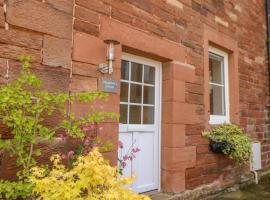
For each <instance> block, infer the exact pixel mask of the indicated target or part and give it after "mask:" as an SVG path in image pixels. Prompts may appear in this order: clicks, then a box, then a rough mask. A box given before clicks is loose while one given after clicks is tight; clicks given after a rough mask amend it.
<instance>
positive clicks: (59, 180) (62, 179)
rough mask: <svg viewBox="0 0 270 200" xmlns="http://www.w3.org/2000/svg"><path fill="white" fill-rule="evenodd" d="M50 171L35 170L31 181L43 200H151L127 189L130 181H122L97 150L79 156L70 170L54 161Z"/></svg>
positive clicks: (56, 160)
mask: <svg viewBox="0 0 270 200" xmlns="http://www.w3.org/2000/svg"><path fill="white" fill-rule="evenodd" d="M51 161H52V162H53V166H52V169H51V170H49V171H48V170H47V169H45V168H39V167H34V168H33V169H32V174H33V175H32V177H31V178H30V181H31V182H32V183H33V184H34V185H35V186H34V189H33V192H34V194H35V195H36V197H37V199H40V200H150V198H149V197H147V196H144V195H139V194H136V193H134V192H133V191H132V190H130V189H128V188H127V187H126V185H128V184H131V183H132V179H130V178H119V177H118V172H117V168H116V167H112V166H110V165H109V163H108V161H106V160H105V159H104V158H103V157H102V155H101V154H100V153H99V152H98V150H97V149H95V150H93V151H92V152H90V153H89V154H88V155H87V156H80V157H79V158H78V160H77V161H76V162H75V163H74V164H73V167H72V168H71V169H67V168H66V167H65V166H64V165H62V164H61V163H60V156H59V155H54V156H52V157H51Z"/></svg>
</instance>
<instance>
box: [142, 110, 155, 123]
mask: <svg viewBox="0 0 270 200" xmlns="http://www.w3.org/2000/svg"><path fill="white" fill-rule="evenodd" d="M154 109H155V108H154V107H150V106H144V107H143V123H144V124H154V119H155V110H154Z"/></svg>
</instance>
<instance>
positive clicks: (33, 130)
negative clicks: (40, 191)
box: [0, 56, 118, 199]
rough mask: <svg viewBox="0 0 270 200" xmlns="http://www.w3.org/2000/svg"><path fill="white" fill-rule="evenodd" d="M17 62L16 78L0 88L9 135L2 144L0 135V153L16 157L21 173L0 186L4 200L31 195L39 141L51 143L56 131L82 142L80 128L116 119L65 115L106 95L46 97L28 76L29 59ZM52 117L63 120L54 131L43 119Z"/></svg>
mask: <svg viewBox="0 0 270 200" xmlns="http://www.w3.org/2000/svg"><path fill="white" fill-rule="evenodd" d="M20 60H21V61H22V63H23V64H22V70H21V72H20V74H19V76H18V78H17V79H15V80H13V81H10V82H8V83H7V84H4V85H1V86H0V120H1V122H2V123H3V124H4V125H6V126H7V127H8V128H9V130H10V131H11V138H10V139H5V140H4V139H1V133H0V151H3V152H8V153H9V155H10V156H14V157H16V164H17V166H19V167H20V168H21V169H22V170H20V171H19V172H18V173H17V176H18V182H8V181H1V182H0V195H2V197H3V198H4V197H5V198H7V199H16V198H17V197H27V196H28V195H30V194H31V190H32V187H33V185H31V184H29V182H28V177H29V175H30V169H31V168H32V167H34V166H36V165H37V162H36V158H37V157H39V156H40V155H41V154H42V152H41V149H39V148H37V145H38V143H40V141H41V140H44V139H47V140H50V139H52V138H53V137H54V136H55V135H56V133H57V132H58V131H60V130H61V131H62V132H66V133H67V135H68V136H69V137H72V138H83V137H84V132H83V131H82V127H83V126H89V125H91V124H98V123H100V122H102V121H104V120H105V119H107V118H110V119H118V115H116V114H114V113H107V112H99V111H96V110H94V109H92V111H91V112H90V113H88V114H86V115H85V116H83V117H80V118H76V117H75V114H74V113H71V112H68V111H67V109H66V105H68V104H69V105H72V104H74V103H77V102H79V103H91V102H93V101H95V100H97V99H101V100H103V101H106V99H107V97H108V94H105V93H102V92H99V91H96V92H81V93H74V94H66V93H49V92H48V91H46V90H43V89H42V81H41V80H40V79H39V78H38V77H37V76H36V75H35V74H33V73H32V72H31V64H30V60H31V57H30V56H21V57H20ZM89 109H91V107H90V108H89ZM54 114H57V115H60V116H61V119H63V120H62V121H61V122H60V123H59V124H57V125H56V126H55V127H51V126H47V125H45V123H44V121H45V118H48V117H50V116H52V115H54ZM0 197H1V196H0Z"/></svg>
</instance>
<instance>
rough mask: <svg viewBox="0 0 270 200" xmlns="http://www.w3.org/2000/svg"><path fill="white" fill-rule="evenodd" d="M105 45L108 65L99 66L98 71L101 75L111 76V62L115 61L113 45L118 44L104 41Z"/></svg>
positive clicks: (112, 41)
mask: <svg viewBox="0 0 270 200" xmlns="http://www.w3.org/2000/svg"><path fill="white" fill-rule="evenodd" d="M104 42H105V43H106V44H107V61H108V64H104V63H103V64H99V67H98V70H99V71H100V72H101V73H103V74H106V73H108V74H112V73H113V61H114V60H115V45H118V44H120V43H119V42H118V41H116V40H112V39H109V40H104Z"/></svg>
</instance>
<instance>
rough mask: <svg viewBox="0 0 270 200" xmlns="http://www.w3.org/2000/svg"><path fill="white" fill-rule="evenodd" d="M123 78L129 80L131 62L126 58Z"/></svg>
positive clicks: (122, 69)
mask: <svg viewBox="0 0 270 200" xmlns="http://www.w3.org/2000/svg"><path fill="white" fill-rule="evenodd" d="M121 79H122V80H129V62H128V61H126V60H122V66H121Z"/></svg>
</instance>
